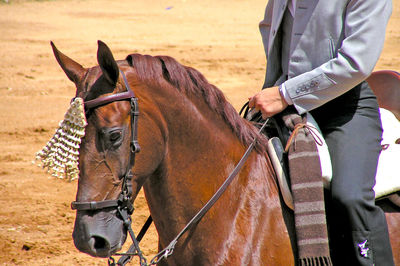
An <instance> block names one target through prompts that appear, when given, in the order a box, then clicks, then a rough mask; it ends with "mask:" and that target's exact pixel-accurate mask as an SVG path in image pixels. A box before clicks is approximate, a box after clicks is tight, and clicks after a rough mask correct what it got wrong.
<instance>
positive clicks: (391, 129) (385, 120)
mask: <svg viewBox="0 0 400 266" xmlns="http://www.w3.org/2000/svg"><path fill="white" fill-rule="evenodd" d="M380 112H381V119H382V126H383V128H384V133H383V141H382V152H381V155H380V160H379V164H378V170H377V175H376V185H375V187H374V190H375V199H376V201H379V200H383V199H389V200H390V201H391V202H392V203H394V204H395V205H396V206H398V207H400V192H399V191H400V178H398V175H399V173H400V164H398V162H396V160H397V158H400V122H399V121H398V120H397V119H396V117H395V116H394V114H393V113H391V112H390V111H388V110H386V109H383V108H381V109H380ZM240 114H241V115H243V117H244V118H245V119H247V120H249V121H250V122H252V123H253V124H254V125H255V126H256V127H257V126H259V125H261V124H262V122H263V119H262V117H261V113H259V112H256V111H255V110H249V109H248V108H247V106H246V105H245V106H243V108H242V110H241V111H240ZM307 124H309V125H310V127H312V128H315V131H314V132H313V133H314V134H316V135H317V137H318V139H320V140H321V143H320V145H317V149H318V153H319V158H320V163H321V171H322V179H323V184H324V188H325V189H329V188H330V182H331V180H332V164H331V159H330V155H329V150H328V146H327V144H326V142H325V140H324V138H323V136H322V133H321V130H320V129H319V127H318V125H317V123H316V121H315V120H314V118H313V117H312V115H311V114H309V113H307ZM263 133H264V134H265V135H266V136H267V137H268V139H269V140H268V147H267V151H268V155H269V157H270V159H271V162H272V165H273V167H274V170H275V172H276V175H277V181H278V185H279V189H280V191H281V194H282V198H283V200H284V202H285V204H286V205H287V206H288V207H289V208H290V209H292V210H293V209H294V205H293V197H292V193H291V189H290V177H289V170H288V156H287V154H286V152H285V149H284V146H286V144H287V142H288V139H289V137H290V135H291V132H290V131H289V130H288V128H287V127H286V126H285V125H284V124H283V122H282V121H280V120H279V119H275V118H273V117H272V118H270V122H269V123H268V125H267V127H266V128H265V130H264V132H263Z"/></svg>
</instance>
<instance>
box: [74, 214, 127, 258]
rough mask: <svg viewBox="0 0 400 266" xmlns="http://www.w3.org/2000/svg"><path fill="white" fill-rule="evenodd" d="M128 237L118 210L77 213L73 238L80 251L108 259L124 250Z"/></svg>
mask: <svg viewBox="0 0 400 266" xmlns="http://www.w3.org/2000/svg"><path fill="white" fill-rule="evenodd" d="M126 236H127V233H126V229H125V227H124V224H123V222H122V220H121V219H120V218H118V217H117V211H116V210H109V211H108V210H100V211H77V215H76V219H75V226H74V232H73V233H72V237H73V239H74V244H75V247H76V248H77V249H78V250H79V251H81V252H84V253H87V254H89V255H91V256H93V257H102V258H107V257H110V256H111V255H113V254H114V253H115V252H117V251H118V250H120V249H121V248H122V245H123V244H124V243H125V240H126Z"/></svg>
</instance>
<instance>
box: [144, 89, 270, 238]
mask: <svg viewBox="0 0 400 266" xmlns="http://www.w3.org/2000/svg"><path fill="white" fill-rule="evenodd" d="M171 103H174V104H171ZM158 104H159V106H160V109H161V110H164V111H163V114H164V119H165V121H166V123H165V124H166V125H167V128H166V130H164V131H165V132H166V133H165V134H167V136H166V138H165V139H167V143H166V152H165V154H166V156H165V158H164V160H163V163H162V165H161V169H159V171H157V174H156V175H154V176H152V177H151V178H150V180H149V181H148V182H146V183H145V186H144V188H145V194H146V198H147V200H148V204H149V207H150V210H151V213H152V216H153V218H154V221H155V223H156V226H157V228H158V231H159V234H160V239H162V238H163V237H164V238H167V239H168V238H170V237H171V236H167V235H165V236H163V235H162V234H176V232H179V230H180V229H182V228H183V226H184V225H185V224H186V223H187V222H188V221H189V220H190V219H191V218H192V217H193V215H194V214H195V213H196V212H197V211H198V210H199V209H200V208H201V207H202V206H203V205H204V204H205V202H207V201H208V200H209V199H210V198H211V197H212V195H213V194H214V193H215V192H216V190H217V189H218V188H219V187H220V186H221V184H222V183H223V181H224V180H225V179H226V178H227V176H228V175H229V174H230V172H231V171H232V170H233V168H234V166H235V165H236V164H237V162H238V161H239V160H240V158H241V157H242V155H243V154H244V152H245V147H244V145H243V144H242V143H241V142H240V141H239V139H238V137H237V136H236V135H235V134H234V133H233V132H232V130H231V128H230V126H229V125H228V124H227V123H226V122H225V121H223V119H222V118H221V117H219V116H218V115H216V114H215V113H214V112H213V111H212V110H211V109H210V108H209V107H208V106H207V104H206V103H204V102H203V101H202V100H201V99H195V98H194V99H192V100H190V99H189V98H188V97H184V96H180V97H178V98H174V97H172V98H171V97H169V98H168V99H166V101H165V102H159V103H158ZM268 173H270V169H268V167H267V163H266V159H265V157H264V156H263V155H261V154H258V153H255V152H253V154H252V155H251V156H250V157H249V159H248V161H247V162H246V165H245V167H244V169H243V170H242V171H241V173H240V176H237V177H236V178H235V181H234V182H233V183H232V184H231V185H230V187H229V189H228V190H227V191H226V192H225V193H224V194H225V195H224V198H221V199H220V200H219V201H218V203H217V204H216V205H219V206H220V207H218V208H216V207H213V208H212V210H210V212H219V211H222V212H224V211H227V210H226V209H227V208H226V207H224V206H229V207H230V208H231V207H232V208H236V207H235V204H237V205H240V202H239V200H238V202H236V203H233V202H234V200H232V201H230V199H232V198H236V197H238V195H239V194H242V193H243V191H244V190H246V189H247V186H253V187H254V186H255V183H257V180H262V181H261V182H262V183H266V182H267V183H268V180H267V178H266V175H267V174H268ZM250 177H251V178H252V179H253V180H250ZM259 184H260V182H259V183H258V185H259ZM261 189H262V190H263V192H262V193H261V194H263V196H262V197H265V198H267V197H268V193H269V192H268V190H269V185H268V184H265V186H264V187H263V188H261ZM265 198H264V200H265ZM229 201H230V202H229ZM238 208H239V207H238ZM224 209H225V210H224ZM231 212H232V213H233V211H231ZM220 214H221V213H220ZM219 216H221V215H219ZM222 216H223V214H222ZM233 216H234V215H233ZM207 219H208V218H207ZM165 225H168V229H166V230H163V229H162V227H163V226H165Z"/></svg>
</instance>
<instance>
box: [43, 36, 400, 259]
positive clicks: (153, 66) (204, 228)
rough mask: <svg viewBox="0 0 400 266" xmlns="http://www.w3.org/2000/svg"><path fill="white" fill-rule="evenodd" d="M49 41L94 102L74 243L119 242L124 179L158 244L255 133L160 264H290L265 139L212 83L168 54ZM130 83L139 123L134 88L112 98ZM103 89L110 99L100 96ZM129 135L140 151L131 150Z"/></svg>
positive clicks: (290, 232)
mask: <svg viewBox="0 0 400 266" xmlns="http://www.w3.org/2000/svg"><path fill="white" fill-rule="evenodd" d="M51 44H52V48H53V52H54V55H55V57H56V59H57V61H58V63H59V65H60V66H61V68H62V69H63V71H64V72H65V74H66V75H67V77H68V78H69V79H70V80H71V81H72V82H74V83H75V86H76V97H81V98H83V99H84V101H85V102H86V103H88V102H91V103H93V102H95V104H93V106H95V108H88V109H89V110H86V112H87V113H86V116H87V123H88V125H87V127H86V135H85V137H84V138H83V139H82V143H81V147H80V149H79V152H80V154H79V168H80V173H79V180H78V190H77V194H76V201H75V209H77V214H76V219H75V226H74V231H73V239H74V244H75V246H76V248H77V249H78V250H80V251H82V252H85V253H87V254H89V255H91V256H94V257H109V256H111V255H113V254H115V253H116V252H117V251H118V250H120V249H121V247H122V245H123V244H124V242H125V240H126V237H127V229H126V226H125V225H124V223H125V222H126V219H123V218H121V213H119V212H118V210H116V208H114V206H115V203H116V201H117V200H116V199H118V198H120V197H121V195H122V194H124V193H123V192H124V191H125V188H126V183H127V182H126V179H127V178H126V177H127V176H130V177H129V181H130V191H131V195H130V197H129V199H128V201H129V202H130V203H132V202H133V201H134V199H135V198H136V196H137V194H138V192H139V190H140V189H141V188H143V189H144V193H145V197H146V201H147V204H148V207H149V211H150V213H151V216H152V218H153V220H154V224H155V227H156V230H157V232H158V237H159V239H158V246H159V250H162V249H164V248H165V247H166V246H167V245H168V243H170V242H171V240H173V239H174V237H175V236H176V235H177V234H178V233H179V232H180V231H181V230H182V228H184V227H185V225H186V224H187V222H188V221H189V220H190V219H191V218H192V217H193V216H194V215H195V214H196V213H197V212H198V210H199V209H201V208H202V206H203V205H204V204H205V203H206V202H207V201H208V200H209V199H210V197H211V196H212V195H213V194H214V192H215V191H216V190H217V189H218V188H219V187H220V185H221V184H222V183H223V182H224V180H225V178H226V177H227V176H228V175H229V173H230V172H231V171H232V170H233V169H234V167H235V165H236V164H237V162H238V161H239V160H240V159H241V157H242V155H243V154H244V153H245V151H246V148H247V146H249V145H250V144H251V143H252V142H253V140H254V139H255V138H256V139H257V142H256V143H255V149H254V150H253V151H252V152H251V153H250V155H249V157H248V159H247V161H246V162H245V164H244V165H243V167H242V169H241V171H240V172H239V174H238V175H237V176H236V177H235V179H233V181H232V183H231V184H230V186H229V187H228V188H227V189H226V191H225V192H224V194H223V195H222V196H221V197H220V199H219V200H218V201H217V202H216V203H215V205H214V206H213V207H212V208H211V209H210V210H209V211H208V212H207V213H206V214H205V215H204V217H203V218H202V220H201V221H199V222H198V223H196V224H195V226H194V227H192V228H191V229H190V230H189V231H187V232H186V233H185V234H184V235H183V236H182V238H181V239H180V240H179V241H178V242H177V243H176V245H175V247H174V253H173V254H172V255H171V256H169V257H168V258H166V259H163V260H160V261H159V263H160V264H163V265H222V264H224V265H228V264H229V265H294V264H295V257H296V246H295V244H294V242H293V239H294V238H295V236H294V226H293V213H292V212H291V211H290V210H289V209H288V208H287V207H286V206H285V204H284V203H283V201H282V198H281V195H280V192H279V190H278V185H277V181H276V176H275V172H274V169H273V167H272V164H271V161H270V159H269V157H268V154H267V152H266V144H267V139H266V137H265V136H263V135H261V134H259V132H258V130H257V129H256V128H255V127H254V126H253V125H252V124H251V123H249V122H248V121H246V120H245V119H242V118H241V117H240V116H239V115H238V113H237V112H236V110H235V109H234V108H233V106H232V105H231V104H229V103H228V101H227V100H226V99H225V97H224V95H223V93H222V92H221V91H220V90H219V89H217V88H216V87H215V86H214V85H212V84H210V83H209V82H208V81H207V80H206V78H205V77H204V76H203V75H202V74H201V73H200V72H199V71H197V70H195V69H194V68H191V67H188V66H183V65H181V64H180V63H178V62H177V61H176V60H175V59H173V58H171V57H168V56H149V55H140V54H131V55H128V56H127V57H126V59H125V60H118V61H116V60H115V59H114V56H113V55H112V52H111V50H110V49H109V48H108V47H107V45H105V44H104V43H103V42H101V41H99V42H98V51H97V60H98V63H99V65H98V66H95V67H91V68H84V67H83V66H82V65H80V64H79V63H77V62H75V61H74V60H72V59H71V58H69V57H67V56H66V55H64V54H63V53H61V52H60V51H59V50H58V49H57V48H56V47H55V45H54V44H53V43H51ZM129 91H133V93H134V95H135V98H137V99H138V100H137V101H138V102H137V106H139V107H140V115H139V119H138V120H136V119H135V118H133V116H134V113H135V112H136V111H137V110H136V111H135V112H133V111H132V108H133V107H132V106H135V104H132V101H131V99H132V97H128V98H126V97H124V98H121V97H119V98H115V97H117V96H118V95H121V94H122V93H130V92H129ZM107 97H108V99H114V100H112V101H104V100H103V101H102V100H101V99H104V98H107ZM110 97H111V98H110ZM112 97H114V98H112ZM99 99H100V100H99ZM96 100H98V102H100V103H98V102H96ZM135 114H136V113H135ZM136 126H137V131H136V130H135V127H136ZM136 134H137V140H136ZM136 142H137V143H140V153H138V154H137V156H134V155H135V154H136V153H135V152H137V151H138V147H136V148H135V147H133V146H134V145H133V144H135V143H136ZM132 157H134V162H133V160H132ZM108 203H110V204H108ZM73 204H74V203H73ZM92 205H94V206H96V205H102V206H101V207H93V206H92ZM387 217H388V224H389V229H390V234H391V235H390V236H391V241H392V245H393V247H399V246H400V242H399V241H400V231H399V229H398V228H400V226H399V221H400V219H399V217H398V213H396V212H393V213H388V214H387ZM396 262H397V263H400V255H399V254H396Z"/></svg>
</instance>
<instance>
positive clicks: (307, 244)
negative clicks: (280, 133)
mask: <svg viewBox="0 0 400 266" xmlns="http://www.w3.org/2000/svg"><path fill="white" fill-rule="evenodd" d="M281 116H282V120H283V122H284V124H285V125H286V127H288V128H289V130H291V131H292V134H291V136H290V138H289V140H288V142H287V145H286V149H285V150H286V151H287V153H288V157H289V172H290V179H291V188H292V193H293V201H294V217H295V227H296V236H297V245H298V250H299V262H298V265H300V266H303V265H304V266H314V265H332V262H331V258H330V255H329V241H328V233H327V226H326V216H325V204H324V191H323V183H322V177H321V166H320V161H319V156H318V151H317V147H316V143H315V139H314V137H313V133H312V131H313V129H312V128H310V126H308V125H307V124H306V118H305V116H304V117H302V116H300V115H298V114H297V113H296V112H295V111H294V109H292V108H287V109H286V110H285V111H284V112H283V113H282V114H281Z"/></svg>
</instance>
